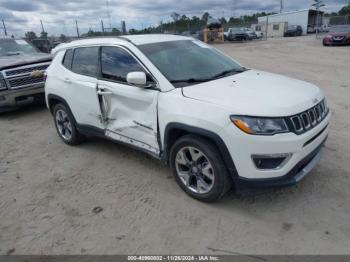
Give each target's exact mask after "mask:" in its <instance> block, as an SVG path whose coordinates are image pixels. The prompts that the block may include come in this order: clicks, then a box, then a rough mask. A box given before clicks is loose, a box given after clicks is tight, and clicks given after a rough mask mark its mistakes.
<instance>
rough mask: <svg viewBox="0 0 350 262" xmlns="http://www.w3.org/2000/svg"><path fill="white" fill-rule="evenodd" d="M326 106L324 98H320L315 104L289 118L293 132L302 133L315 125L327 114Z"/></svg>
mask: <svg viewBox="0 0 350 262" xmlns="http://www.w3.org/2000/svg"><path fill="white" fill-rule="evenodd" d="M328 111H329V110H328V108H327V106H326V103H325V100H322V101H321V102H320V103H318V104H317V105H316V106H314V107H312V108H310V109H309V110H306V111H305V112H302V113H300V114H298V115H294V116H291V117H290V118H289V120H290V122H291V123H292V126H293V129H294V132H295V133H297V134H301V133H304V132H306V131H308V130H310V129H312V128H313V127H315V126H317V125H318V124H319V123H320V122H322V120H323V119H324V118H325V117H326V116H327V114H328Z"/></svg>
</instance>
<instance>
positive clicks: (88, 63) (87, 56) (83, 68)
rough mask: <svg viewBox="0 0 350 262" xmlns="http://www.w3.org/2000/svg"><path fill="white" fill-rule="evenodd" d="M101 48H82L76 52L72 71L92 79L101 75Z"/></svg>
mask: <svg viewBox="0 0 350 262" xmlns="http://www.w3.org/2000/svg"><path fill="white" fill-rule="evenodd" d="M98 57H99V47H97V46H94V47H80V48H76V49H75V50H74V56H73V63H72V71H73V72H75V73H77V74H81V75H87V76H92V77H97V76H98V73H99V62H98Z"/></svg>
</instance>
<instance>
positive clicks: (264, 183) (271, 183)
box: [235, 137, 327, 192]
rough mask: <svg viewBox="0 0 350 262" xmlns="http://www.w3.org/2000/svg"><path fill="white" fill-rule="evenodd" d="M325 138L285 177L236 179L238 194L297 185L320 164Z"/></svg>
mask: <svg viewBox="0 0 350 262" xmlns="http://www.w3.org/2000/svg"><path fill="white" fill-rule="evenodd" d="M326 140H327V137H326V138H325V139H324V140H323V141H322V142H321V144H320V145H319V146H318V147H317V148H316V149H314V150H313V151H312V152H311V153H309V154H308V155H307V156H306V157H304V158H303V159H302V160H301V161H299V162H298V163H297V164H296V165H295V166H294V167H293V168H292V169H291V170H290V171H289V172H288V173H287V174H286V175H284V176H281V177H277V178H265V179H247V178H242V177H238V178H237V179H236V181H235V185H236V189H237V191H238V192H240V191H241V192H244V191H245V190H249V189H264V188H274V187H286V186H292V185H295V184H297V183H298V182H299V181H301V180H302V179H303V178H304V177H305V176H306V175H308V174H309V173H310V171H311V170H312V169H313V168H314V167H315V166H316V165H317V164H318V163H319V162H320V160H321V157H322V148H323V146H324V143H325V142H326Z"/></svg>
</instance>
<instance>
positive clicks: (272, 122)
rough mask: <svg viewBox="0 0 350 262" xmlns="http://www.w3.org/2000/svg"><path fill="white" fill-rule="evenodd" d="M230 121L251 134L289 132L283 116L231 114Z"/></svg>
mask: <svg viewBox="0 0 350 262" xmlns="http://www.w3.org/2000/svg"><path fill="white" fill-rule="evenodd" d="M230 118H231V121H232V122H233V123H234V124H235V125H236V126H237V127H238V128H239V129H240V130H242V131H243V132H245V133H248V134H251V135H274V134H278V133H286V132H289V129H288V127H287V124H286V122H285V121H284V119H283V118H264V117H250V116H231V117H230Z"/></svg>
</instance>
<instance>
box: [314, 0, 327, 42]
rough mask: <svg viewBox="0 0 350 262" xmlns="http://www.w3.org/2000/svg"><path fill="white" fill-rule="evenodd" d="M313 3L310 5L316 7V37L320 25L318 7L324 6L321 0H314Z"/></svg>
mask: <svg viewBox="0 0 350 262" xmlns="http://www.w3.org/2000/svg"><path fill="white" fill-rule="evenodd" d="M314 2H315V3H314V4H313V5H312V6H314V7H316V11H317V17H316V38H317V37H318V31H319V27H320V18H319V17H320V8H321V7H323V6H325V4H324V3H323V2H322V0H314Z"/></svg>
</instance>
